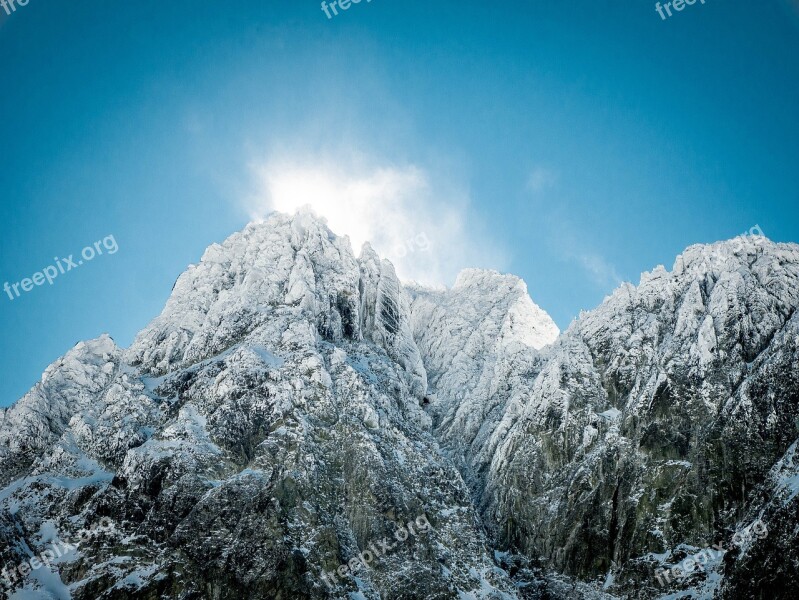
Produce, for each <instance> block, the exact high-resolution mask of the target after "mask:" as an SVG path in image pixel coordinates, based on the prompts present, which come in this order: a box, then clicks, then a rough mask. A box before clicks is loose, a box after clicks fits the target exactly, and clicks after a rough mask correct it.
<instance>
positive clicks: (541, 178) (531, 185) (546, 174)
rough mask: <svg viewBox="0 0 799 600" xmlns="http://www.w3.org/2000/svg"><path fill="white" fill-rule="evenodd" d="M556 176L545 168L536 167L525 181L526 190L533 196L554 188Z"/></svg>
mask: <svg viewBox="0 0 799 600" xmlns="http://www.w3.org/2000/svg"><path fill="white" fill-rule="evenodd" d="M557 182H558V174H557V173H556V172H555V171H552V170H551V169H548V168H546V167H542V166H537V167H535V168H534V169H533V171H532V172H531V173H530V177H528V179H527V189H528V190H529V191H531V192H533V193H535V194H537V193H539V192H543V191H545V190H548V189H551V188H553V187H555V184H556V183H557Z"/></svg>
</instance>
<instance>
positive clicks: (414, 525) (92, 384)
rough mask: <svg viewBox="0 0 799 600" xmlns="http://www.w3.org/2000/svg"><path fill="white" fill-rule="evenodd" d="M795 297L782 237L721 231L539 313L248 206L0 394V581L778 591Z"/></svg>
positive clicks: (384, 593)
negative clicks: (163, 287)
mask: <svg viewBox="0 0 799 600" xmlns="http://www.w3.org/2000/svg"><path fill="white" fill-rule="evenodd" d="M797 304H799V246H797V245H794V244H775V243H772V242H770V241H769V240H767V239H765V238H759V237H749V238H736V239H735V240H731V241H729V242H724V243H719V244H714V245H709V246H694V247H691V248H689V249H688V250H687V251H686V252H685V253H684V254H683V255H682V256H680V257H678V259H677V262H676V264H675V266H674V268H673V269H672V270H671V271H670V272H669V271H666V270H665V269H664V268H662V267H659V268H657V269H656V270H655V271H653V272H652V273H648V274H645V275H644V276H643V277H642V280H641V283H640V284H639V286H637V287H635V286H632V285H625V286H622V287H621V288H619V289H618V290H616V292H614V294H613V295H612V296H610V297H609V298H607V299H606V300H605V302H604V303H603V304H602V305H601V306H600V307H599V308H598V309H596V310H595V311H593V312H590V313H586V314H583V315H581V316H580V318H579V319H578V320H576V321H575V322H574V323H573V324H572V325H571V327H569V329H568V330H567V331H565V332H563V333H560V332H559V331H558V329H557V327H556V326H555V324H554V323H553V322H552V320H551V319H550V318H549V316H548V315H547V314H546V313H545V312H544V311H543V310H542V309H541V308H539V307H538V306H537V305H536V304H534V302H533V301H532V300H531V298H530V297H529V295H528V292H527V288H526V286H525V284H524V282H522V281H521V280H520V279H518V278H516V277H513V276H510V275H500V274H498V273H495V272H488V271H481V270H473V269H472V270H466V271H464V272H462V273H461V275H460V276H459V277H458V280H457V282H456V284H455V286H454V287H453V288H452V289H446V290H445V289H440V290H439V289H427V288H422V287H419V286H416V285H407V286H405V285H403V284H402V283H401V282H400V281H399V280H398V279H397V276H396V274H395V272H394V269H393V267H392V265H391V264H390V263H389V262H388V261H385V260H381V259H380V257H379V256H378V255H377V254H376V253H375V252H374V250H373V249H372V248H370V247H369V246H368V245H366V246H364V248H363V249H362V251H361V254H360V256H357V257H356V256H355V255H354V254H353V252H352V250H351V248H350V244H349V240H348V239H347V238H341V237H337V236H336V235H334V234H333V233H332V232H331V231H330V230H329V229H328V228H327V226H326V225H325V224H324V222H322V221H321V220H319V219H317V218H316V217H314V216H313V215H310V214H308V213H298V214H297V215H294V216H285V215H279V214H276V215H273V216H272V217H271V218H270V219H269V220H268V221H266V222H265V223H262V224H252V225H249V226H248V227H247V228H246V229H244V230H243V231H241V232H239V233H236V234H234V235H233V236H231V237H230V238H229V239H228V240H226V241H225V242H224V243H223V244H221V245H213V246H211V247H210V248H208V250H207V251H206V252H205V254H204V256H203V257H202V260H201V261H200V263H199V264H197V265H195V266H191V267H189V269H188V270H187V271H186V272H185V273H184V274H183V275H181V277H180V278H179V279H178V281H177V282H176V284H175V287H174V289H173V292H172V295H171V297H170V298H169V300H168V302H167V304H166V307H165V308H164V311H163V312H162V313H161V315H160V316H159V317H157V318H156V319H155V320H154V321H153V322H152V323H150V325H148V326H147V327H146V328H145V329H144V330H142V332H141V333H140V334H139V335H138V336H137V338H136V340H135V342H134V343H133V344H132V346H131V347H130V348H128V349H127V350H125V349H121V348H118V347H117V346H116V345H115V343H114V342H113V340H111V339H110V338H109V337H107V336H103V337H101V338H99V339H96V340H91V341H88V342H84V343H81V344H78V345H77V346H76V347H75V348H73V349H72V350H71V351H70V352H68V353H67V354H66V355H65V356H64V357H62V358H61V359H59V360H58V361H56V362H55V363H54V364H53V365H51V366H50V367H49V368H48V369H47V371H46V372H45V373H44V375H43V376H42V381H41V382H40V383H38V384H37V385H36V386H35V387H34V388H33V389H32V390H31V391H30V392H29V393H28V394H26V395H25V396H24V397H23V398H22V399H21V400H19V401H18V402H17V403H16V404H15V405H14V406H12V407H11V408H8V409H5V410H2V411H0V561H2V562H0V569H5V574H6V577H7V579H8V581H7V582H6V585H5V588H4V589H5V591H4V592H3V593H4V594H5V595H6V596H9V597H12V598H59V599H61V598H74V599H76V600H83V599H90V598H91V599H94V598H102V599H112V598H113V599H116V598H123V599H124V598H129V599H134V598H135V599H155V598H182V599H200V598H203V599H204V598H209V599H220V600H222V599H224V600H227V599H233V598H235V599H240V598H276V599H278V598H279V599H294V598H297V599H301V598H348V599H359V598H368V599H376V598H382V599H389V598H391V599H416V598H419V599H445V598H459V599H469V598H475V599H476V598H498V599H511V598H600V597H608V598H609V597H612V596H615V597H619V598H621V597H628V598H656V597H664V598H665V597H668V598H677V597H680V595H679V592H680V590H691V591H689V592H688V593H690V594H692V595H691V597H694V598H700V597H707V598H710V597H714V595H715V596H716V597H719V598H758V597H763V598H765V597H768V598H792V597H795V594H796V593H797V592H799V576H797V574H796V573H797V570H796V567H797V564H798V563H799V541H798V540H797V538H798V537H799V498H797V496H798V495H799V483H797V482H799V459H798V458H796V446H797V444H796V442H797V438H799V364H798V362H799V356H798V354H797V345H798V344H799V322H798V321H797V319H799V317H797V316H795V309H796V307H797ZM100 523H102V524H103V527H99V526H98V524H100ZM109 523H110V524H111V526H110V527H108V526H106V525H108V524H109ZM755 525H757V528H755ZM87 531H90V532H91V535H86V534H85V533H86V532H87ZM752 531H756V532H757V533H758V534H759V535H744V536H743V537H742V536H741V535H740V534H741V532H743V533H748V532H752ZM401 532H404V533H401ZM736 533H738V534H739V536H738V538H736V542H740V543H736V544H731V543H729V541H730V540H731V539H732V538H733V535H734V534H736ZM76 539H79V540H80V543H79V544H77V545H76V547H72V548H70V549H69V550H68V551H66V552H62V551H58V552H55V550H57V549H58V546H57V543H58V542H59V541H66V540H76ZM741 540H743V541H741ZM719 542H723V543H724V544H726V546H727V551H726V552H718V554H717V555H716V554H713V555H712V556H711V555H710V554H707V556H710V558H711V559H712V560H708V561H706V563H703V567H702V569H696V570H695V571H694V572H692V573H690V574H689V575H688V576H687V577H681V576H678V575H676V574H675V573H674V572H673V571H671V570H669V571H664V569H671V568H672V567H673V566H675V565H677V564H678V563H681V562H682V561H683V560H684V559H686V558H690V557H691V556H693V555H694V554H696V553H699V552H700V551H702V550H703V549H704V548H708V547H711V545H712V544H717V545H719ZM48 552H49V553H50V554H47V553H48ZM367 553H368V554H367ZM56 554H58V556H56ZM703 556H705V555H703ZM358 557H360V562H359V559H358ZM370 557H371V558H370ZM33 561H37V562H36V563H34V562H33ZM37 564H38V567H37V566H36V565H37ZM664 573H665V574H664ZM0 579H2V574H0ZM0 585H1V584H0ZM685 597H688V596H685Z"/></svg>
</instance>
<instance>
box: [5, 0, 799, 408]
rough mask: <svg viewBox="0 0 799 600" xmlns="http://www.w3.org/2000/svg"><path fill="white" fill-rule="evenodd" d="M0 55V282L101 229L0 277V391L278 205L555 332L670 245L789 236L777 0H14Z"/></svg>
mask: <svg viewBox="0 0 799 600" xmlns="http://www.w3.org/2000/svg"><path fill="white" fill-rule="evenodd" d="M0 57H2V63H0V64H2V67H1V68H0V230H1V231H0V285H1V284H2V283H4V282H9V283H14V282H20V281H21V280H22V279H23V278H25V277H30V276H31V275H32V274H33V273H34V272H36V271H41V270H42V269H43V268H44V267H47V266H48V265H52V264H54V263H55V261H54V258H55V257H59V258H63V257H66V256H68V255H69V254H74V255H75V256H76V258H77V256H78V255H79V254H80V252H81V249H82V248H84V247H85V246H87V245H92V244H93V243H94V242H95V241H98V240H102V239H104V238H105V237H106V236H109V235H113V236H114V239H115V241H116V242H117V244H118V247H119V250H118V252H116V253H115V254H113V255H109V254H107V253H105V254H103V255H102V256H98V257H96V258H95V259H94V260H92V261H91V262H87V263H85V264H84V265H82V266H81V267H80V268H78V269H76V270H72V271H70V272H67V273H65V274H63V275H60V276H59V277H58V278H57V279H56V280H55V282H54V284H53V285H52V286H49V285H47V284H46V283H45V284H44V285H43V286H41V287H34V288H33V290H32V291H30V292H27V293H24V294H22V295H21V297H19V298H15V299H14V300H13V301H12V300H10V299H9V298H8V296H7V295H6V294H5V293H3V295H2V296H0V325H1V326H2V331H3V334H4V335H3V336H2V339H1V340H0V360H2V374H3V377H2V378H0V405H7V404H10V403H12V402H14V401H15V400H16V399H18V398H19V397H20V396H22V395H23V394H24V393H25V392H26V391H27V390H28V389H29V388H30V387H31V386H32V385H33V384H34V383H35V382H36V381H37V380H38V379H39V377H40V375H41V373H42V371H43V370H44V368H45V367H46V366H47V365H48V364H50V363H51V362H52V361H53V360H55V359H56V358H57V357H58V356H60V355H62V354H63V353H64V352H66V351H67V350H68V349H69V348H70V347H72V346H73V345H74V344H75V343H76V342H78V341H80V340H83V339H88V338H93V337H96V336H98V335H99V334H101V333H103V332H108V333H110V334H111V335H112V336H113V337H114V339H115V340H116V341H117V343H118V344H120V345H122V346H127V345H128V344H130V342H131V340H132V339H133V336H134V335H135V333H136V332H137V331H138V330H139V329H141V328H143V327H144V326H145V325H146V324H147V323H148V322H149V320H150V319H152V318H153V317H154V316H156V315H157V314H158V313H159V312H160V310H161V308H162V306H163V304H164V302H165V300H166V298H167V297H168V295H169V293H170V290H171V287H172V284H173V283H174V281H175V279H176V278H177V276H178V275H179V274H180V273H181V272H182V271H183V270H184V269H185V268H186V266H187V265H189V264H190V263H193V262H197V261H198V260H199V257H200V256H201V254H202V251H203V249H204V248H205V247H206V246H208V245H209V244H210V243H212V242H215V241H221V240H223V239H224V238H225V237H227V236H228V235H229V234H231V233H232V232H234V231H236V230H238V229H240V228H242V227H243V226H244V225H245V224H246V223H247V222H248V221H249V220H250V219H252V218H258V217H261V216H263V215H264V214H266V213H267V212H268V211H269V210H271V209H273V208H284V209H286V208H290V207H292V206H293V205H294V204H296V203H297V202H298V200H302V201H303V202H305V201H307V202H309V203H311V204H312V205H313V206H314V208H315V209H316V210H317V211H318V212H320V213H322V214H327V215H328V216H329V217H330V221H331V225H333V226H334V229H337V230H338V232H339V233H350V234H351V235H352V237H353V241H354V242H356V243H357V242H359V241H360V239H362V238H364V237H373V238H376V239H377V240H378V241H377V242H376V245H377V246H379V248H378V249H379V250H381V251H382V252H383V253H384V254H386V255H388V256H389V257H391V258H393V259H395V260H396V261H397V263H398V265H399V268H400V271H401V272H402V273H403V274H404V275H405V276H406V277H408V278H417V279H426V278H427V279H434V280H436V281H439V282H442V283H449V284H451V283H452V280H453V278H454V274H455V273H456V272H457V270H458V268H460V267H466V266H484V267H493V268H497V269H500V270H502V271H507V272H512V273H516V274H518V275H520V276H521V277H523V278H524V279H525V280H526V281H527V283H528V287H529V290H530V294H531V296H532V298H533V300H535V301H536V302H537V303H538V304H539V305H541V306H542V307H543V308H544V309H546V310H547V311H548V312H549V313H550V314H551V315H552V316H553V318H554V319H555V320H556V322H557V323H558V325H560V326H561V327H562V328H565V327H566V326H568V324H569V322H570V321H571V320H572V319H573V318H574V317H575V316H577V315H578V313H579V311H580V310H582V309H591V308H593V307H595V306H596V305H598V304H599V303H600V302H601V301H602V299H603V297H604V296H605V295H606V294H608V293H609V292H610V291H611V290H612V289H613V288H614V287H615V285H617V283H618V282H619V281H620V280H629V281H633V282H635V283H637V281H638V279H639V276H640V273H641V272H642V271H645V270H650V269H652V268H653V267H654V266H656V265H657V264H661V263H662V264H666V265H667V266H669V267H670V266H671V265H672V264H673V261H674V258H675V256H676V255H677V254H678V253H679V252H680V251H681V250H683V249H684V248H685V247H686V246H688V245H690V244H693V243H698V242H712V241H716V240H720V239H726V238H730V237H733V236H735V235H738V234H740V233H742V232H744V231H747V230H749V229H750V228H751V227H753V226H754V225H756V224H757V225H759V226H760V228H761V229H762V230H763V231H764V232H765V233H766V235H768V236H769V237H771V238H772V239H775V240H778V241H799V225H798V223H797V208H796V207H797V204H798V202H797V201H798V200H799V143H797V140H799V110H797V106H799V8H797V3H796V2H795V1H794V0H790V1H789V0H769V1H765V2H753V1H752V0H748V1H744V0H707V2H706V3H705V4H704V5H701V4H699V3H697V4H695V5H694V6H687V7H686V8H685V10H683V11H682V12H680V13H675V14H674V16H673V17H672V18H671V19H669V20H667V21H663V20H661V18H660V17H659V16H658V14H657V13H656V12H655V6H654V3H653V2H649V1H644V0H634V1H633V0H630V1H627V2H616V1H610V0H606V1H601V0H595V1H571V2H555V1H554V0H550V1H546V2H544V1H538V0H525V1H523V2H515V1H512V0H508V1H506V2H502V3H496V4H490V3H487V2H471V1H467V0H462V1H459V2H431V1H430V0H424V1H421V0H420V1H408V0H403V1H400V0H373V1H372V2H370V3H366V2H361V3H360V4H357V5H353V6H352V7H351V8H350V9H349V10H348V11H347V12H344V13H342V14H340V15H339V16H337V17H335V18H333V19H330V20H329V19H327V18H326V17H325V15H324V13H323V12H322V10H321V7H320V5H319V2H317V1H316V0H284V1H281V2H273V1H271V0H258V1H252V2H251V1H234V2H229V3H220V2H205V1H198V0H193V1H191V2H189V1H185V0H172V1H170V2H150V1H142V2H135V3H133V2H122V1H121V0H112V1H108V2H99V1H97V0H94V1H88V0H72V1H71V2H69V3H66V2H51V1H48V0H30V1H29V3H28V4H27V5H26V6H24V7H17V10H16V11H15V12H13V13H12V14H11V15H6V14H5V11H4V10H2V9H0ZM342 228H344V229H347V230H351V231H341V229H342ZM422 241H424V242H425V243H422Z"/></svg>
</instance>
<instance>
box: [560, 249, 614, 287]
mask: <svg viewBox="0 0 799 600" xmlns="http://www.w3.org/2000/svg"><path fill="white" fill-rule="evenodd" d="M569 258H570V259H571V260H573V261H575V262H577V263H578V264H579V265H580V266H582V268H583V269H585V271H586V272H587V273H588V275H589V276H590V277H591V279H592V280H593V281H594V283H596V284H597V285H600V286H602V287H609V288H610V289H614V288H616V287H618V286H619V285H621V283H622V281H623V279H622V277H621V275H619V273H618V271H616V267H615V266H613V265H612V264H610V263H609V262H608V261H607V260H605V259H604V258H603V257H602V256H600V255H598V254H574V255H571V256H569Z"/></svg>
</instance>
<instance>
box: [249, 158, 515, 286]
mask: <svg viewBox="0 0 799 600" xmlns="http://www.w3.org/2000/svg"><path fill="white" fill-rule="evenodd" d="M251 169H252V172H253V173H254V176H255V177H254V179H255V190H254V192H253V193H252V194H251V196H250V197H249V198H248V199H247V210H248V212H249V215H250V218H251V219H253V220H259V219H263V218H264V217H265V216H266V215H267V214H268V213H270V212H272V211H275V210H276V211H280V212H286V213H293V212H295V211H296V210H297V209H299V208H300V207H302V206H310V207H311V208H312V209H313V210H314V212H316V213H317V214H318V215H320V216H322V217H324V218H325V219H326V220H327V222H328V225H329V226H330V228H331V229H332V230H333V231H334V232H335V233H337V234H339V235H348V236H349V237H350V241H351V243H352V245H353V249H354V251H355V252H356V254H357V253H359V252H360V248H361V246H362V244H363V243H364V242H367V241H368V242H370V243H371V244H372V246H373V247H374V248H375V250H376V251H377V252H378V254H380V255H381V256H383V257H385V258H388V259H389V260H391V262H392V263H393V264H394V265H395V267H396V269H397V273H398V275H399V276H400V277H401V278H402V279H405V280H414V281H418V282H421V283H426V284H434V285H435V284H445V285H450V284H452V282H453V281H454V278H455V276H456V275H457V273H458V271H459V270H460V269H462V268H464V267H469V266H483V267H493V268H497V269H502V268H503V267H504V264H505V259H504V255H503V254H504V253H503V252H502V251H501V250H500V249H499V247H498V245H497V244H496V243H494V241H493V240H491V239H489V238H488V237H487V236H486V235H484V234H482V233H480V232H479V228H478V227H476V226H475V225H474V223H470V220H469V205H470V202H469V197H468V193H467V192H465V191H464V190H463V189H462V188H460V189H459V188H458V187H454V186H452V185H451V183H449V182H445V181H444V180H445V179H446V178H444V177H436V176H435V175H434V174H432V173H431V172H429V171H427V170H425V169H423V168H421V167H419V166H416V165H412V164H393V163H391V162H388V161H377V160H374V159H372V158H367V157H365V156H364V155H358V154H355V153H350V154H349V155H344V154H342V153H340V152H338V153H334V154H332V155H327V156H325V157H319V156H313V155H304V156H290V157H287V156H286V155H281V157H280V158H276V157H274V156H272V157H269V158H266V159H263V160H254V161H253V162H252V164H251Z"/></svg>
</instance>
